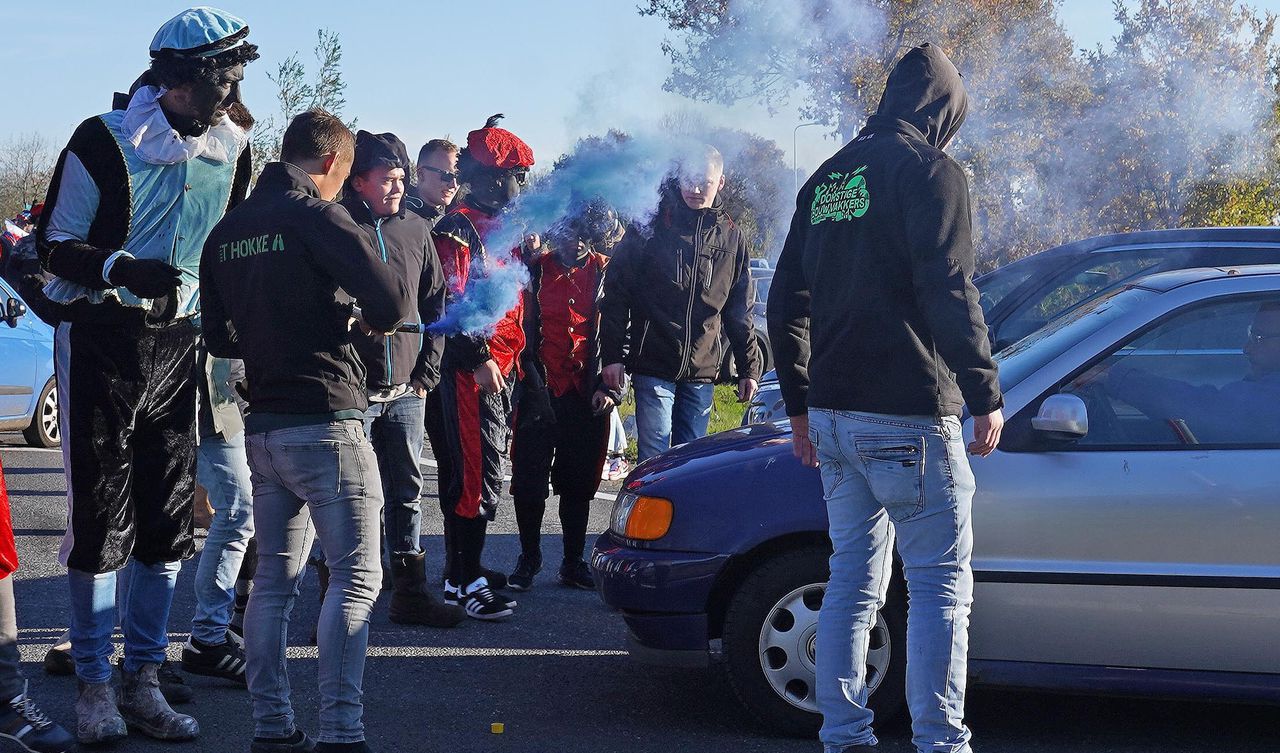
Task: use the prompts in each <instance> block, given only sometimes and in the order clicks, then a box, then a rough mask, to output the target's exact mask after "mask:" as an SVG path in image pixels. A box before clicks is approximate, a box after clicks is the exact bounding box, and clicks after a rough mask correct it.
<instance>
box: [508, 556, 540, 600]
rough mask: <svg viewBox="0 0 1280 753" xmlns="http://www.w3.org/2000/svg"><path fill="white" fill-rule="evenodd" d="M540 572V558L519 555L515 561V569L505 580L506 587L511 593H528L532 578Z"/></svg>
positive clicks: (531, 586)
mask: <svg viewBox="0 0 1280 753" xmlns="http://www.w3.org/2000/svg"><path fill="white" fill-rule="evenodd" d="M541 571H542V557H540V556H539V557H532V556H529V555H525V554H521V555H520V556H519V557H518V558H517V559H516V569H515V570H513V571H512V572H511V577H510V578H507V587H508V588H510V589H511V590H512V591H528V590H529V589H530V588H533V577H534V576H535V575H537V574H538V573H539V572H541Z"/></svg>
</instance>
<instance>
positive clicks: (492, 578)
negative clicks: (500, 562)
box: [480, 567, 507, 591]
mask: <svg viewBox="0 0 1280 753" xmlns="http://www.w3.org/2000/svg"><path fill="white" fill-rule="evenodd" d="M480 577H481V578H484V579H485V580H487V581H489V588H492V589H494V590H495V591H499V590H502V589H504V588H506V587H507V574H506V573H500V572H498V571H497V570H490V569H489V568H487V567H482V568H480Z"/></svg>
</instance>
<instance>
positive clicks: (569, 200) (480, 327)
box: [430, 134, 703, 337]
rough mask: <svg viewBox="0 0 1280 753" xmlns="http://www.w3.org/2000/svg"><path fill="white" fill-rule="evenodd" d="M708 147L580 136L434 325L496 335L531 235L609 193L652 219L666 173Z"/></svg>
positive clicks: (630, 212) (614, 201) (447, 331)
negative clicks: (517, 252)
mask: <svg viewBox="0 0 1280 753" xmlns="http://www.w3.org/2000/svg"><path fill="white" fill-rule="evenodd" d="M702 149H703V147H702V145H701V143H700V142H698V141H696V140H693V139H689V138H685V137H681V136H673V135H671V134H666V135H664V136H663V137H661V138H659V137H655V136H653V135H648V134H645V135H635V136H632V135H622V134H611V135H610V136H609V137H606V138H591V139H583V140H581V141H579V142H578V144H577V146H576V147H575V149H574V151H573V152H572V153H571V154H569V155H567V156H566V157H563V158H562V159H561V160H559V161H558V162H557V163H556V167H555V169H554V170H552V171H551V173H550V174H548V175H545V176H543V177H541V178H539V179H537V180H535V181H534V183H533V185H531V186H530V187H529V188H528V189H526V190H525V192H524V193H522V194H521V195H520V196H519V197H517V198H516V200H515V201H514V202H512V204H511V206H509V207H507V209H506V210H505V211H504V212H503V213H502V215H501V216H500V217H499V218H498V219H499V221H498V223H497V225H495V227H494V229H493V230H492V231H491V232H490V233H489V237H488V238H487V239H486V241H485V246H486V249H487V251H488V253H487V258H486V260H485V262H484V263H483V264H481V263H479V262H473V264H472V268H471V270H470V275H469V276H470V280H469V281H468V284H467V287H466V290H465V291H464V292H463V294H462V295H461V296H459V297H458V298H457V299H455V300H454V301H453V302H451V303H450V304H449V306H448V308H447V309H446V310H445V316H444V318H442V319H441V320H440V321H439V322H437V323H435V324H433V325H432V326H431V327H430V329H431V331H433V332H438V333H440V334H444V335H456V334H467V335H475V336H485V337H487V336H489V335H492V334H493V331H494V327H495V326H496V325H497V322H498V320H499V319H501V318H502V316H503V314H505V313H506V312H507V311H510V310H511V308H513V307H514V306H515V305H516V303H517V302H518V301H519V299H520V294H521V291H522V290H523V289H524V288H525V286H527V285H528V283H529V273H528V271H527V270H526V269H525V267H524V265H523V264H522V263H520V262H519V261H517V260H515V259H512V258H511V257H509V256H508V252H509V251H510V250H511V249H514V248H516V247H518V246H519V245H520V243H521V241H522V240H523V239H524V237H525V236H526V235H528V234H530V233H539V234H542V233H545V231H546V230H547V229H548V228H550V227H551V226H552V225H553V224H555V222H556V221H557V220H559V219H561V218H562V217H564V216H565V215H566V214H568V213H569V211H570V210H571V209H573V208H575V207H576V206H577V205H578V204H580V203H582V202H584V201H587V200H590V199H592V198H600V199H603V200H604V201H606V202H608V203H609V204H610V205H611V206H612V207H613V208H614V209H615V210H616V211H617V212H618V214H619V215H621V216H623V217H626V218H627V219H629V220H632V221H636V222H640V223H644V222H647V220H649V219H650V218H651V217H652V216H653V214H654V212H655V211H656V209H657V205H658V198H659V191H658V188H659V186H660V184H661V183H662V180H663V178H664V177H666V176H668V175H669V174H671V173H672V172H673V171H674V170H676V169H678V166H679V165H680V164H682V163H683V162H685V161H689V163H690V164H693V163H695V162H697V161H698V160H699V159H701V158H702V156H703V151H702ZM449 282H450V284H451V285H452V284H453V283H454V282H455V281H453V280H450V281H449Z"/></svg>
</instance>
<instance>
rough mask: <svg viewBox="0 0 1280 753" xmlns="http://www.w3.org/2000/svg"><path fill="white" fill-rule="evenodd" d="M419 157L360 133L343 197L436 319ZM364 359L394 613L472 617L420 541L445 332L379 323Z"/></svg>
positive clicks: (433, 622) (420, 619)
mask: <svg viewBox="0 0 1280 753" xmlns="http://www.w3.org/2000/svg"><path fill="white" fill-rule="evenodd" d="M411 169H412V166H411V165H410V164H409V155H408V152H407V151H406V150H405V146H404V143H403V142H402V141H400V139H398V138H397V137H396V136H395V135H394V134H390V133H380V134H374V133H370V132H368V131H360V132H359V133H357V134H356V150H355V164H354V165H353V166H352V168H351V177H350V178H348V179H347V186H346V190H345V191H344V195H343V199H342V206H344V207H345V208H346V209H347V211H348V212H349V213H350V214H351V217H352V219H354V220H355V221H356V224H357V225H359V226H360V227H361V228H362V229H363V230H364V231H365V232H366V234H368V236H369V240H370V241H371V242H372V243H373V244H374V246H375V247H376V248H377V249H378V252H379V255H380V256H381V258H382V261H383V263H385V264H386V265H387V266H388V267H390V268H391V269H392V271H393V272H394V273H395V274H396V275H397V276H398V277H399V278H400V279H401V280H403V281H404V282H405V284H407V285H408V286H409V295H410V297H411V298H412V299H413V300H414V301H415V302H416V304H417V320H418V322H420V323H422V324H431V323H433V322H435V321H437V320H439V319H440V317H441V316H442V315H443V314H444V297H445V289H444V275H443V274H442V273H441V271H440V257H439V256H437V255H436V247H435V244H434V243H432V240H431V225H430V224H428V223H427V221H426V220H424V219H422V218H421V217H420V216H418V215H417V214H415V213H413V212H410V211H408V207H407V206H406V205H405V204H404V202H403V199H404V198H405V177H406V175H407V173H408V171H409V170H411ZM356 347H357V349H358V350H359V351H360V357H361V360H362V361H363V363H364V367H365V372H366V377H365V384H366V387H367V388H368V394H369V409H368V411H366V412H365V418H364V422H365V433H366V434H368V435H369V441H370V442H372V443H373V453H374V455H375V456H377V458H378V470H379V474H380V475H381V477H382V492H383V499H384V505H385V506H384V508H383V521H384V527H385V530H386V549H387V553H388V555H389V557H390V560H391V578H392V582H393V587H394V589H395V590H394V591H393V592H392V594H391V609H390V612H391V621H392V622H395V623H399V624H409V625H428V626H431V627H453V626H454V625H457V624H458V623H459V622H461V621H462V620H463V618H464V615H463V613H462V610H461V609H460V608H458V607H457V606H456V605H452V604H442V603H441V602H440V601H439V600H438V599H437V598H436V597H434V596H433V595H432V593H431V590H430V589H428V588H427V574H426V569H425V562H426V554H425V553H424V552H423V550H422V541H421V538H422V505H421V502H420V501H419V497H421V496H422V465H421V463H422V461H421V454H422V439H423V431H424V426H425V423H424V421H425V418H424V414H423V406H424V403H425V399H426V395H427V392H428V391H430V390H433V389H435V387H436V385H438V384H439V383H440V355H441V353H442V351H443V350H444V337H443V336H441V335H420V334H409V333H401V334H397V335H391V336H385V335H382V334H379V333H376V332H370V333H363V334H362V335H361V336H357V337H356Z"/></svg>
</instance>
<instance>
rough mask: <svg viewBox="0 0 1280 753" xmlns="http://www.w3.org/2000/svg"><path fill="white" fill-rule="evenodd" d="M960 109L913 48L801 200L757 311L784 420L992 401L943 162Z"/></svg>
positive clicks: (966, 236)
mask: <svg viewBox="0 0 1280 753" xmlns="http://www.w3.org/2000/svg"><path fill="white" fill-rule="evenodd" d="M966 110H967V95H966V94H965V90H964V84H963V82H962V81H961V79H960V75H959V73H958V72H957V71H956V69H955V66H953V65H952V64H951V61H950V60H948V59H947V57H946V55H944V54H943V53H942V52H941V50H939V49H938V48H936V47H932V46H930V45H923V46H921V47H917V48H915V49H913V50H911V51H910V52H908V53H907V54H906V55H905V56H904V57H903V58H902V60H901V61H899V62H898V65H897V66H896V67H895V68H894V70H893V72H892V73H890V74H889V81H888V84H887V87H886V89H885V94H884V97H883V99H882V100H881V102H880V107H879V110H878V111H877V112H876V114H875V115H874V116H872V117H871V118H870V119H869V120H868V121H867V125H866V127H865V128H864V129H863V130H862V132H861V133H860V134H859V135H858V137H857V138H856V139H854V140H853V141H852V142H850V143H849V144H848V145H846V146H845V147H844V148H843V149H841V150H840V151H839V152H837V153H836V154H835V156H833V157H831V158H830V159H829V160H827V161H826V162H825V163H823V165H822V167H821V168H819V169H818V171H817V173H815V174H814V175H813V177H811V178H810V179H809V181H808V182H807V183H806V184H805V186H804V188H802V189H801V190H800V194H799V196H798V197H797V198H796V213H795V217H794V219H793V220H792V222H791V231H790V233H789V234H788V235H787V241H786V244H785V246H784V247H783V250H782V256H781V258H780V259H779V260H778V266H777V271H776V272H775V273H774V276H773V285H772V288H771V289H770V293H769V306H768V311H769V339H770V343H771V344H772V345H773V352H774V360H775V362H776V363H777V371H778V380H779V382H780V383H781V386H782V394H783V398H784V399H785V401H786V405H787V414H788V415H792V416H797V415H802V414H803V413H804V412H805V408H806V405H807V406H808V407H809V408H827V409H833V410H854V411H865V412H870V413H887V414H899V415H919V416H947V415H952V416H954V415H959V414H960V412H961V409H962V407H963V405H964V404H966V403H967V404H968V406H969V410H970V411H971V412H972V413H973V414H975V415H985V414H987V413H991V412H992V411H994V410H996V409H997V408H999V407H1000V406H1001V405H1002V404H1003V399H1002V397H1001V394H1000V386H999V384H998V383H997V381H996V367H995V364H994V362H992V360H991V353H990V349H989V345H988V343H987V329H986V325H985V324H984V323H983V320H982V309H981V307H980V306H979V305H978V293H977V290H976V289H975V288H974V287H973V282H972V277H973V268H974V255H973V237H972V233H971V230H970V210H969V187H968V181H967V179H966V177H965V173H964V170H963V169H961V167H960V165H959V164H957V163H956V162H955V161H954V160H952V159H951V158H950V157H948V156H947V155H946V154H944V153H943V152H942V147H943V146H945V145H946V143H947V141H948V140H949V139H950V138H951V136H953V135H954V134H955V132H956V130H957V129H958V128H959V126H960V123H961V122H962V121H963V119H964V115H965V112H966ZM957 383H958V384H957Z"/></svg>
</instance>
